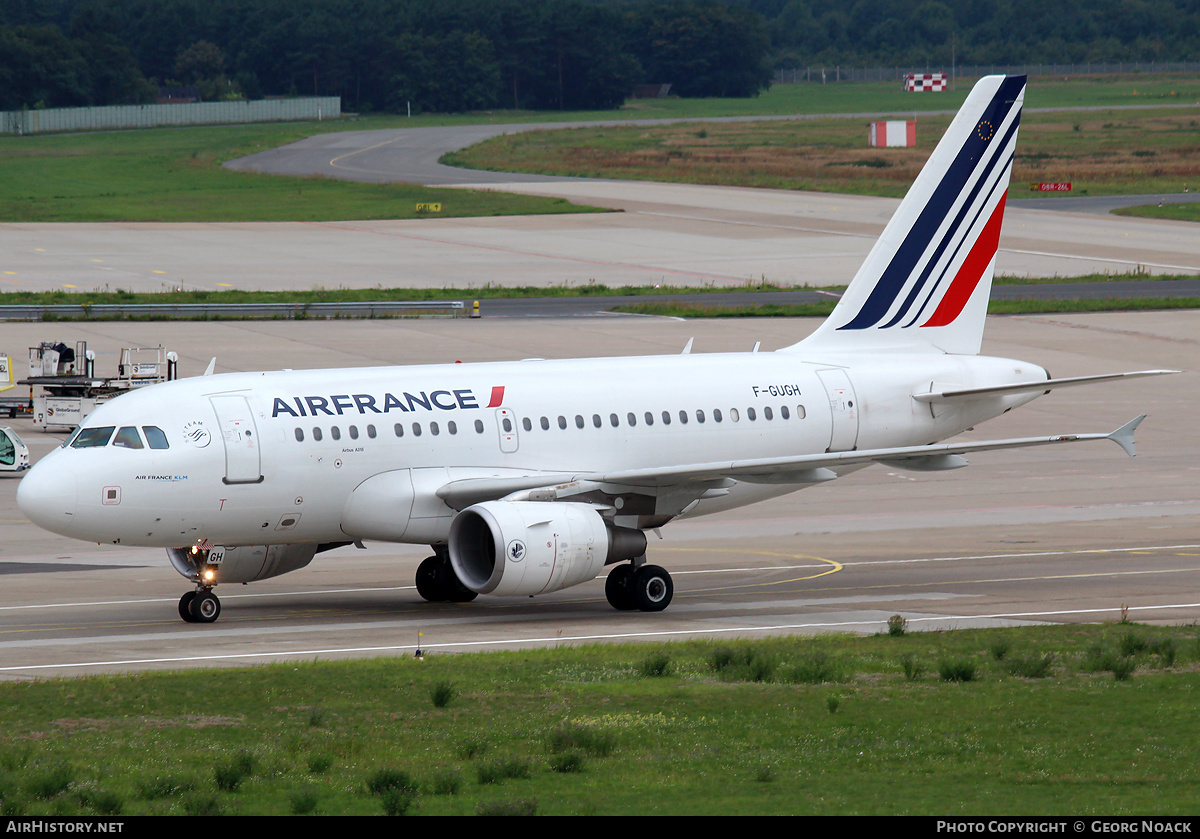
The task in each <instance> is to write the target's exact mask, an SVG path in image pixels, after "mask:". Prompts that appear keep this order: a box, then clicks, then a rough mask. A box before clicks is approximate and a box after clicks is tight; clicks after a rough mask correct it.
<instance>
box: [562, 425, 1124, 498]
mask: <svg viewBox="0 0 1200 839" xmlns="http://www.w3.org/2000/svg"><path fill="white" fill-rule="evenodd" d="M1145 418H1146V416H1145V414H1143V415H1141V416H1139V417H1137V418H1135V419H1133V420H1130V421H1129V422H1127V423H1126V424H1125V425H1123V426H1121V427H1120V428H1118V429H1116V430H1115V431H1112V432H1109V433H1107V434H1104V433H1096V434H1057V435H1054V436H1051V437H1016V438H1012V439H1008V440H985V441H981V442H975V443H967V442H964V443H935V444H933V445H928V446H898V447H894V448H886V449H863V450H859V451H848V452H825V453H822V454H809V455H797V456H795V457H769V458H760V459H756V460H734V461H720V462H715V463H697V464H691V465H686V466H671V467H665V468H658V469H631V470H625V471H620V472H606V473H603V474H594V475H579V476H577V479H582V480H590V481H596V482H603V483H610V484H627V485H632V486H670V485H677V484H681V483H692V482H715V481H719V480H721V479H724V478H732V479H734V480H738V481H747V482H750V483H819V482H821V481H827V480H832V479H833V478H836V477H837V474H836V472H834V471H833V470H835V469H836V468H837V467H839V466H858V465H863V464H868V463H886V464H889V465H892V466H899V467H903V468H914V469H954V468H957V467H959V466H965V465H966V461H965V460H964V459H963V458H962V455H964V454H971V453H974V452H986V451H994V450H996V449H1021V448H1030V447H1033V446H1052V445H1058V444H1059V443H1077V442H1082V441H1085V440H1112V441H1113V442H1114V443H1116V444H1117V445H1119V446H1120V447H1121V448H1122V449H1124V450H1125V453H1126V454H1128V455H1129V456H1130V457H1132V456H1133V455H1134V454H1135V451H1134V440H1133V432H1134V430H1135V429H1136V428H1137V427H1138V425H1139V424H1140V423H1141V422H1142V420H1144V419H1145Z"/></svg>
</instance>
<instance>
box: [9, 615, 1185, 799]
mask: <svg viewBox="0 0 1200 839" xmlns="http://www.w3.org/2000/svg"><path fill="white" fill-rule="evenodd" d="M894 629H895V632H896V634H895V635H892V634H884V635H880V636H875V637H868V638H856V637H849V636H821V637H816V638H794V637H793V638H779V639H771V640H756V641H750V640H740V639H730V640H728V641H723V642H687V643H682V642H681V643H674V644H666V645H643V646H639V645H616V646H608V645H601V646H583V647H563V648H559V649H548V650H529V651H521V652H504V653H492V654H487V655H483V654H470V655H466V654H464V655H438V653H437V651H436V647H435V648H434V649H433V651H432V652H431V653H430V655H429V656H428V657H427V658H426V660H425V661H416V660H415V659H413V658H389V659H378V660H373V661H365V662H357V663H344V662H343V663H336V662H326V663H308V664H280V665H273V666H262V667H253V668H244V669H229V670H220V671H192V672H185V673H176V674H171V673H158V674H155V673H150V674H144V675H138V676H127V677H125V676H113V677H90V678H82V679H68V680H48V681H38V682H33V683H22V684H14V683H8V684H2V685H0V813H2V814H4V815H54V816H66V815H75V814H89V815H106V816H113V815H136V814H180V815H183V814H217V813H224V814H239V813H240V814H260V815H272V814H278V815H284V814H310V813H311V814H330V815H333V814H364V815H365V814H383V813H400V812H408V813H412V814H419V815H471V814H477V813H478V814H502V813H518V814H519V813H537V814H539V815H541V814H544V815H685V814H686V815H771V814H822V815H838V814H891V815H899V814H924V815H938V816H953V815H993V816H994V815H1001V814H1003V815H1009V816H1014V815H1054V814H1060V815H1061V814H1071V815H1076V816H1083V815H1149V814H1159V815H1166V814H1182V815H1190V814H1194V813H1195V812H1196V810H1197V808H1198V807H1200V768H1198V766H1197V762H1196V760H1195V743H1196V739H1197V735H1198V734H1200V732H1197V726H1198V725H1200V723H1197V718H1196V714H1195V706H1196V694H1197V691H1198V690H1200V672H1198V660H1200V635H1198V633H1197V629H1196V627H1195V626H1190V627H1176V628H1164V627H1148V626H1137V625H1132V624H1109V625H1103V626H1057V627H1049V626H1048V627H1029V628H1025V629H997V630H978V631H967V630H964V631H957V632H944V633H911V632H907V631H906V627H905V626H904V625H903V623H902V622H900V621H896V622H895V624H894Z"/></svg>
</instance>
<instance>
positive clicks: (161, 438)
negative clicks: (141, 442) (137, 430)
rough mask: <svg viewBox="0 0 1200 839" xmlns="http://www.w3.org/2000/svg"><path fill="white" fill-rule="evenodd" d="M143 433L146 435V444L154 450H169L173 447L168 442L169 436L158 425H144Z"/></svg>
mask: <svg viewBox="0 0 1200 839" xmlns="http://www.w3.org/2000/svg"><path fill="white" fill-rule="evenodd" d="M142 433H143V434H145V435H146V442H147V443H148V444H149V445H150V448H152V449H169V448H171V445H170V444H169V443H168V442H167V435H166V434H164V433H163V430H162V429H161V428H159V427H158V426H157V425H143V426H142Z"/></svg>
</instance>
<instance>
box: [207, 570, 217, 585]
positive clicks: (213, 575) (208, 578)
mask: <svg viewBox="0 0 1200 839" xmlns="http://www.w3.org/2000/svg"><path fill="white" fill-rule="evenodd" d="M215 576H217V575H216V572H215V571H213V570H212V569H211V568H209V569H207V570H206V571H205V572H204V580H205V582H208V581H209V580H212V579H213V577H215Z"/></svg>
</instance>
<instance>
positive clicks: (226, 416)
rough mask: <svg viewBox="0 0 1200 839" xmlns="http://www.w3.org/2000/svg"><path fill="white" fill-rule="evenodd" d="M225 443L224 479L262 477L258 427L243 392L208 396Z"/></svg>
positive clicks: (238, 481)
mask: <svg viewBox="0 0 1200 839" xmlns="http://www.w3.org/2000/svg"><path fill="white" fill-rule="evenodd" d="M209 401H210V402H212V406H213V410H214V411H216V412H217V427H218V428H220V429H221V439H222V440H223V441H224V443H225V483H227V484H255V483H258V482H259V481H261V480H262V479H263V476H262V459H261V457H260V455H259V449H258V428H257V426H255V424H254V414H252V413H251V412H250V403H248V402H247V401H246V397H244V396H236V395H228V396H210V397H209Z"/></svg>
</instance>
